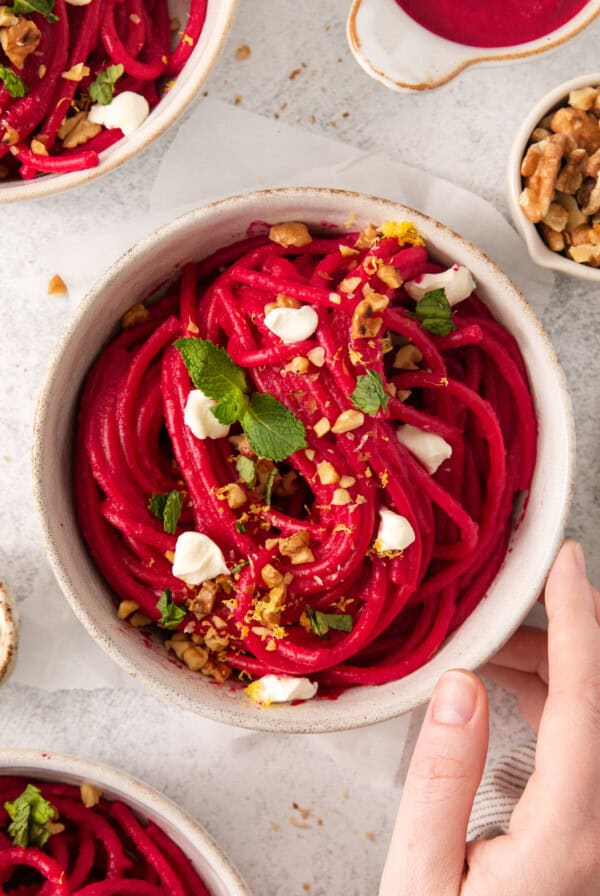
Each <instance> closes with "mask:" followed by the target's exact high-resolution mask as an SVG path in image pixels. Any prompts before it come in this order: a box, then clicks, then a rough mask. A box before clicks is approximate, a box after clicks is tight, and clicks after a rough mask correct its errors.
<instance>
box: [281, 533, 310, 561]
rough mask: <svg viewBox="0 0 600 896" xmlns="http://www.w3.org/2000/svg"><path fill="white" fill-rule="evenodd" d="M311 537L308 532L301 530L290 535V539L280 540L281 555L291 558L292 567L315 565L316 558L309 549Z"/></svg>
mask: <svg viewBox="0 0 600 896" xmlns="http://www.w3.org/2000/svg"><path fill="white" fill-rule="evenodd" d="M309 539H310V536H309V534H308V532H305V531H304V530H301V531H300V532H295V533H294V535H290V536H289V538H280V539H279V553H280V554H281V556H282V557H289V558H290V562H291V564H292V566H299V565H300V564H301V563H313V562H314V559H315V556H314V554H313V552H312V551H311V549H310V548H309V547H308V542H309Z"/></svg>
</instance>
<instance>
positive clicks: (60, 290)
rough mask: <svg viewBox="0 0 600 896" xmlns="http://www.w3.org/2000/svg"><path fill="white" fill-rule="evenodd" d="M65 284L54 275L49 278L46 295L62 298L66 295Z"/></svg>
mask: <svg viewBox="0 0 600 896" xmlns="http://www.w3.org/2000/svg"><path fill="white" fill-rule="evenodd" d="M67 292H68V290H67V284H66V283H65V281H64V280H63V278H62V277H60V276H59V275H58V274H55V275H54V277H51V278H50V280H49V282H48V295H49V296H63V295H65V293H67Z"/></svg>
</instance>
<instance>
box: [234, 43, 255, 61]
mask: <svg viewBox="0 0 600 896" xmlns="http://www.w3.org/2000/svg"><path fill="white" fill-rule="evenodd" d="M251 55H252V49H251V48H250V47H249V46H248V44H242V46H241V47H238V48H237V50H236V51H235V58H236V59H237V60H238V62H243V61H244V60H245V59H250V57H251Z"/></svg>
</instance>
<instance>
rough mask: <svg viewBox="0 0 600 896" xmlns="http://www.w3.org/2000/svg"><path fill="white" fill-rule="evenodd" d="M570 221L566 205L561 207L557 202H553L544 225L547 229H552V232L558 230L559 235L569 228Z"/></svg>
mask: <svg viewBox="0 0 600 896" xmlns="http://www.w3.org/2000/svg"><path fill="white" fill-rule="evenodd" d="M568 220H569V213H568V211H567V210H566V208H565V207H564V205H559V204H558V203H557V202H553V203H552V204H551V205H550V208H549V209H548V213H547V215H546V217H545V218H544V222H543V223H544V224H545V225H546V226H547V227H550V228H551V230H556V231H558V233H562V231H563V230H564V229H565V227H566V226H567V222H568Z"/></svg>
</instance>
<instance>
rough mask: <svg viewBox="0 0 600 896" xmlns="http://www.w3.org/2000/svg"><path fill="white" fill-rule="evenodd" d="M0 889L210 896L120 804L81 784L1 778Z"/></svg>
mask: <svg viewBox="0 0 600 896" xmlns="http://www.w3.org/2000/svg"><path fill="white" fill-rule="evenodd" d="M84 803H85V804H84ZM0 892H2V893H10V894H14V896H37V894H47V896H48V894H53V896H126V894H127V896H164V894H168V896H209V891H208V889H207V887H206V885H205V884H204V882H203V881H202V879H201V878H200V876H199V875H198V873H197V872H196V871H195V869H194V867H193V865H192V863H191V861H190V860H189V858H188V857H187V856H186V855H185V854H184V853H183V852H182V850H181V849H180V848H179V847H178V846H177V844H176V843H174V842H173V840H171V838H170V837H169V836H168V835H167V834H165V832H164V831H163V830H161V828H159V827H158V825H156V824H155V823H154V822H152V821H151V822H148V823H147V824H144V823H142V822H141V821H140V820H139V819H138V818H137V817H136V816H135V815H134V813H133V812H132V811H131V809H130V808H129V807H128V806H126V805H125V804H124V803H122V802H119V801H111V800H107V799H104V798H103V797H102V796H101V793H100V792H99V791H97V789H96V788H94V787H91V786H90V785H86V784H83V785H82V786H81V788H79V787H75V786H73V785H71V784H61V783H56V782H48V781H36V782H30V781H28V780H25V779H24V778H19V777H12V776H5V777H0Z"/></svg>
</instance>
